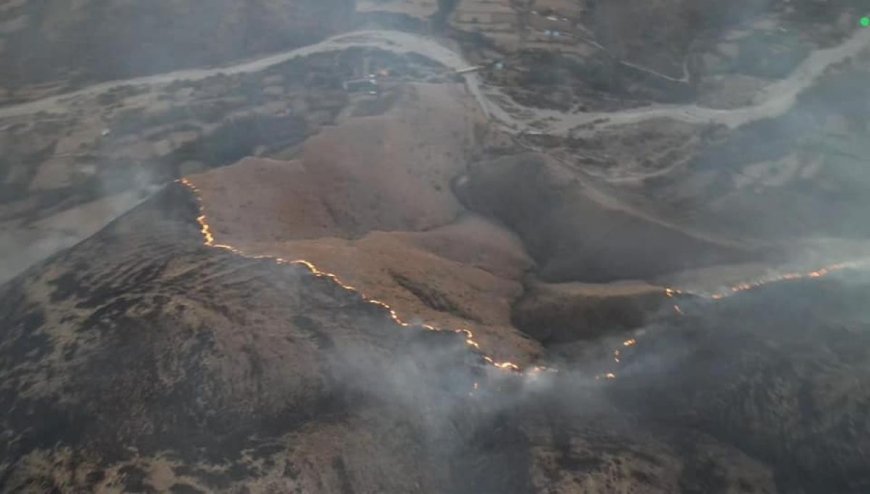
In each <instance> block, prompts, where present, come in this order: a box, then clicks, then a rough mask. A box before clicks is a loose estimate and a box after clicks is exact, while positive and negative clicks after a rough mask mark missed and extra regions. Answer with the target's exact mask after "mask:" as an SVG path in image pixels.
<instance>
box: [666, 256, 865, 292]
mask: <svg viewBox="0 0 870 494" xmlns="http://www.w3.org/2000/svg"><path fill="white" fill-rule="evenodd" d="M865 264H867V262H866V261H850V262H840V263H837V264H831V265H830V266H825V267H822V268H819V269H817V270H815V271H806V272H800V271H794V272H790V273H780V274H774V275H770V276H765V277H762V278H758V279H755V280H752V281H744V282H741V283H737V284H736V285H732V286H729V287H726V288H725V289H723V290H721V291H718V292H714V293H693V292H689V294H690V295H694V296H698V297H703V298H707V299H710V300H722V299H724V298H727V297H730V296H732V295H736V294H738V293H743V292H748V291H750V290H755V289H756V288H761V287H763V286H766V285H771V284H773V283H781V282H784V281H797V280H806V279H818V278H824V277H825V276H827V275H829V274H832V273H835V272H838V271H843V270H846V269H851V268H857V267H860V266H862V265H865ZM665 293H666V294H667V296H668V297H673V296H674V295H675V294H682V293H684V292H682V291H680V290H676V289H673V288H667V289H665Z"/></svg>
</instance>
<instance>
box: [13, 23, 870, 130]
mask: <svg viewBox="0 0 870 494" xmlns="http://www.w3.org/2000/svg"><path fill="white" fill-rule="evenodd" d="M351 47H369V48H377V49H382V50H386V51H391V52H394V53H417V54H419V55H422V56H425V57H427V58H430V59H432V60H434V61H436V62H438V63H440V64H442V65H444V66H445V67H448V68H450V69H452V70H456V69H460V68H463V67H467V66H468V65H469V64H468V62H467V61H466V60H464V59H463V57H462V55H461V54H459V53H457V52H455V51H453V50H451V49H450V48H448V47H446V46H444V45H442V44H440V43H439V42H438V41H437V40H435V39H434V38H430V37H426V36H421V35H417V34H412V33H406V32H400V31H355V32H350V33H345V34H341V35H338V36H334V37H332V38H329V39H327V40H325V41H322V42H320V43H317V44H313V45H309V46H305V47H303V48H298V49H295V50H289V51H286V52H283V53H278V54H274V55H270V56H267V57H263V58H259V59H256V60H251V61H247V62H242V63H239V64H236V65H231V66H226V67H216V68H208V69H191V70H181V71H176V72H169V73H165V74H158V75H153V76H147V77H140V78H136V79H128V80H120V81H109V82H104V83H100V84H95V85H93V86H89V87H87V88H84V89H81V90H79V91H75V92H72V93H67V94H62V95H57V96H51V97H48V98H44V99H40V100H36V101H32V102H28V103H22V104H18V105H13V106H7V107H4V108H0V118H3V117H12V116H20V115H27V114H32V113H37V112H49V113H63V112H66V111H68V110H69V108H70V105H71V103H72V101H73V100H74V99H75V98H77V97H81V96H93V95H97V94H100V93H103V92H106V91H108V90H111V89H114V88H118V87H123V86H142V85H159V84H169V83H172V82H176V81H183V80H202V79H206V78H209V77H212V76H216V75H219V74H228V75H229V74H241V73H252V72H258V71H262V70H265V69H267V68H269V67H272V66H275V65H277V64H281V63H284V62H287V61H289V60H293V59H296V58H301V57H305V56H309V55H313V54H316V53H325V52H330V51H336V50H343V49H347V48H351ZM868 48H870V29H858V30H856V31H855V33H854V34H853V35H852V36H851V37H850V38H848V39H847V40H846V41H845V42H843V43H842V44H840V45H838V46H835V47H833V48H827V49H821V50H816V51H814V52H813V53H811V54H810V56H808V57H807V58H806V59H805V60H804V61H803V62H802V63H801V64H800V65H799V66H798V67H797V68H796V69H795V70H794V71H793V72H792V74H791V75H790V76H789V77H788V78H786V79H783V80H782V81H779V82H777V83H775V84H772V85H770V86H769V87H767V88H765V89H763V90H762V91H760V92H759V93H758V94H757V95H756V96H755V98H754V99H753V104H752V105H751V106H746V107H742V108H735V109H728V110H721V109H712V108H705V107H701V106H697V105H657V106H652V107H646V108H640V109H631V110H622V111H616V112H595V113H566V112H559V111H554V110H543V109H537V108H528V107H522V106H521V105H519V104H517V103H515V102H514V103H513V106H514V107H515V108H521V109H522V110H523V113H524V114H527V115H531V117H530V118H523V119H519V118H517V117H515V116H513V115H511V114H510V113H508V111H506V110H505V108H503V107H502V106H501V105H499V104H498V103H497V102H496V101H494V99H493V98H492V97H490V96H488V95H487V94H486V92H485V91H484V90H485V89H486V86H485V84H484V83H483V81H482V80H481V78H480V76H479V75H478V74H476V73H470V74H465V75H464V77H465V82H466V85H467V87H468V90H469V92H470V93H471V94H472V95H473V96H474V98H475V99H476V100H477V102H478V104H479V105H480V107H481V108H482V109H483V111H484V113H486V115H487V116H488V117H490V118H491V119H493V120H494V121H497V122H498V123H500V124H501V125H502V126H503V127H504V128H505V130H507V131H509V132H512V133H523V132H535V133H537V134H551V135H569V134H575V133H579V132H583V133H589V132H592V131H595V130H600V129H604V128H609V127H615V126H621V125H628V124H634V123H638V122H642V121H644V120H649V119H655V118H670V119H674V120H679V121H683V122H688V123H698V124H721V125H726V126H728V127H730V128H736V127H739V126H741V125H745V124H747V123H750V122H754V121H756V120H760V119H764V118H772V117H776V116H779V115H782V114H783V113H785V112H787V111H788V110H789V109H790V108H791V107H792V106H793V105H794V103H795V101H796V100H797V96H798V95H799V94H800V93H801V92H802V91H804V90H805V89H807V88H808V87H810V86H811V85H812V84H813V83H814V82H815V80H816V79H818V78H819V77H820V76H821V75H822V74H824V72H825V70H826V69H827V68H828V67H830V66H831V65H833V64H836V63H839V62H841V61H843V60H845V59H847V58H849V57H852V56H855V55H857V54H859V53H860V52H862V51H863V50H865V49H868ZM501 96H502V97H504V96H503V95H501ZM532 122H536V123H535V125H534V126H532V125H531V124H532ZM580 128H582V130H581V129H580Z"/></svg>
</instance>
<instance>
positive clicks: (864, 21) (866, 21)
mask: <svg viewBox="0 0 870 494" xmlns="http://www.w3.org/2000/svg"><path fill="white" fill-rule="evenodd" d="M861 25H862V26H864V27H870V17H862V18H861Z"/></svg>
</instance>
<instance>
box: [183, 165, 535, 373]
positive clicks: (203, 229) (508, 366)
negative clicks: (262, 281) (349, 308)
mask: <svg viewBox="0 0 870 494" xmlns="http://www.w3.org/2000/svg"><path fill="white" fill-rule="evenodd" d="M177 182H178V183H180V184H181V185H183V186H185V187H187V188H188V189H189V190H190V191H191V192H192V193H193V195H194V197H195V198H196V201H197V204H198V206H199V216H197V218H196V221H197V223H199V226H200V233H201V234H202V238H203V244H204V245H205V246H206V247H211V248H214V249H222V250H226V251H229V252H232V253H233V254H236V255H238V256H241V257H244V258H246V259H264V260H270V261H273V262H275V263H277V264H284V265H294V266H302V267H304V268H305V269H307V270H308V271H309V272H310V273H311V274H312V275H314V277H315V278H321V279H328V280H330V281H332V282H333V283H335V284H336V285H338V286H339V287H341V288H343V289H344V290H346V291H349V292H352V293H355V294H357V295H359V296H360V298H361V299H362V300H363V301H364V302H366V303H369V304H371V305H374V306H377V307H380V308H382V309H384V310H386V311H387V313H388V314H389V316H390V319H392V320H393V322H395V323H396V324H398V325H399V326H402V327H409V326H411V324H410V323H407V322H405V321H403V320H402V319H401V318H400V317H399V315H398V314H397V313H396V311H395V309H393V308H392V307H390V305H389V304H387V303H386V302H383V301H381V300H378V299H374V298H371V297H368V296H367V295H365V294H363V293H362V291H360V290H359V289H358V288H356V287H354V286H352V285H349V284H347V283H345V282H344V281H342V280H341V278H339V277H338V276H337V275H335V274H334V273H329V272H326V271H321V270H320V269H318V268H317V266H315V265H314V263H312V262H310V261H306V260H304V259H296V260H287V259H284V258H281V257H277V256H269V255H254V254H248V253H245V252H244V251H243V250H242V249H239V248H238V247H234V246H232V245H228V244H220V243H218V242H217V241H216V240H215V235H214V232H213V231H212V229H211V225H209V223H208V218H207V217H206V214H205V205H204V202H203V200H202V192H201V191H200V189H199V188H198V187H197V186H196V185H194V184H193V182H191V181H190V180H189V179H187V178H182V179H179V180H177ZM419 326H420V327H422V328H423V329H425V330H427V331H440V332H450V333H455V334H462V335H464V336H465V344H466V345H467V346H469V347H471V348H473V349H474V350H475V352H476V353H478V354H479V355H480V356H481V358H482V359H483V361H484V362H486V363H487V364H489V365H491V366H492V367H494V368H496V369H499V370H503V371H509V372H516V373H519V372H523V369H522V368H521V367H520V366H519V365H517V364H515V363H513V362H498V361H496V360H495V359H493V358H492V357H490V356H489V355H486V354H484V353H483V352H482V350H481V347H480V343H478V342H477V341H476V340H475V339H474V333H472V332H471V330H469V329H464V328H460V329H441V328H436V327H435V326H432V325H431V324H421V325H419ZM530 370H531V371H533V372H538V371H543V370H552V369H546V368H544V367H537V366H535V367H531V368H530Z"/></svg>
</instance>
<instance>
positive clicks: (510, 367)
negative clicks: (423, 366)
mask: <svg viewBox="0 0 870 494" xmlns="http://www.w3.org/2000/svg"><path fill="white" fill-rule="evenodd" d="M179 183H181V184H182V185H184V186H185V187H187V188H188V189H190V190H191V192H193V194H194V196H195V197H196V200H197V202H198V203H199V212H200V214H199V216H198V217H197V218H196V221H197V223H199V226H200V232H201V233H202V238H203V243H204V244H205V245H206V246H207V247H212V248H215V249H223V250H226V251H229V252H232V253H233V254H236V255H239V256H242V257H246V258H249V259H268V260H271V261H273V262H275V263H277V264H288V265H297V266H302V267H304V268H305V269H307V270H308V271H309V272H311V274H312V275H314V276H315V277H316V278H321V279H328V280H330V281H332V282H333V283H335V284H336V285H338V286H340V287H341V288H343V289H344V290H347V291H349V292H353V293H356V294H358V295H359V296H360V297H361V298H362V300H363V301H365V302H367V303H369V304H372V305H375V306H377V307H380V308H382V309H384V310H386V311H387V313H388V314H389V316H390V319H392V320H393V322H395V323H396V324H398V325H399V326H402V327H409V326H411V324H409V323H407V322H405V321H403V320H402V319H401V318H400V317H399V315H398V314H397V313H396V311H395V309H393V308H392V307H390V305H389V304H387V303H386V302H383V301H381V300H377V299H373V298H370V297H368V296H366V295H365V294H363V293H362V292H360V290H359V289H357V288H356V287H354V286H351V285H349V284H347V283H345V282H344V281H342V280H341V278H339V277H338V276H337V275H335V274H333V273H329V272H326V271H321V270H320V269H318V268H317V266H315V265H314V264H313V263H311V262H310V261H306V260H304V259H297V260H287V259H283V258H280V257H275V256H266V255H253V254H248V253H245V252H244V251H242V250H241V249H239V248H237V247H234V246H232V245H227V244H219V243H217V241H216V239H215V235H214V232H213V231H212V229H211V226H210V225H209V223H208V219H207V217H206V214H205V207H204V205H203V202H202V195H201V193H200V190H199V189H198V188H197V187H196V185H194V184H193V182H191V181H190V180H188V179H186V178H182V179H180V180H179ZM863 264H866V262H864V261H860V262H859V261H853V262H842V263H838V264H832V265H830V266H826V267H823V268H820V269H817V270H815V271H809V272H791V273H783V274H778V275H772V276H768V277H764V278H759V279H756V280H753V281H748V282H742V283H738V284H736V285H733V286H730V287H727V288H725V289H724V290H722V291H719V292H715V293H695V292H686V291H683V290H680V289H677V288H665V289H664V294H665V296H667V297H668V298H674V297H676V296H679V295H693V296H697V297H702V298H706V299H708V300H714V301H715V300H722V299H724V298H727V297H730V296H732V295H736V294H738V293H742V292H746V291H750V290H754V289H756V288H760V287H762V286H765V285H769V284H772V283H779V282H783V281H794V280H801V279H817V278H822V277H824V276H827V275H829V274H831V273H834V272H837V271H842V270H845V269H849V268H854V267H858V266H861V265H863ZM673 308H674V311H675V312H676V313H677V314H679V315H684V312H683V310H682V309H681V308H680V307H679V306H678V305H674V306H673ZM420 326H421V327H422V328H423V329H426V330H428V331H449V332H453V333H456V334H461V335H463V336H464V337H465V344H466V345H467V346H469V347H471V348H473V349H474V350H475V351H476V352H477V353H480V354H481V356H482V358H483V361H484V362H486V363H487V364H488V365H491V366H492V367H494V368H496V369H499V370H502V371H507V372H515V373H520V372H523V369H522V368H521V367H520V366H519V365H517V364H515V363H513V362H498V361H496V360H494V359H493V358H492V357H490V356H488V355H485V354H483V353H482V349H481V346H480V343H479V342H478V341H477V340H475V338H474V333H472V332H471V331H470V330H468V329H464V328H461V329H452V330H451V329H441V328H436V327H435V326H432V325H431V324H422V325H420ZM622 345H623V346H624V347H626V348H628V347H632V346H635V345H637V340H636V339H635V338H631V339H628V340H625V341H623V342H622ZM613 359H614V361H615V362H616V363H617V364H619V363H620V361H621V354H620V351H619V350H616V351H615V352H614V354H613ZM527 371H528V372H529V373H530V374H536V373H540V372H556V370H555V369H550V368H547V367H532V368H530V369H527ZM601 377H604V378H606V379H608V380H612V379H616V374H614V373H613V372H608V373H606V374H604V375H603V376H602V375H598V376H595V378H596V379H600V378H601ZM474 389H475V390H476V389H477V383H475V386H474Z"/></svg>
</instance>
